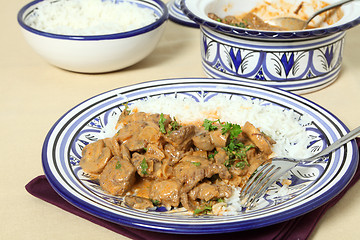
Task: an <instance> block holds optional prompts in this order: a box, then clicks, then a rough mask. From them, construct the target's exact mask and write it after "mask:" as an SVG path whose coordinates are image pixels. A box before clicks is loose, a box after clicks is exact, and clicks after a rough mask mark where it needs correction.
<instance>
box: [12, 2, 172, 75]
mask: <svg viewBox="0 0 360 240" xmlns="http://www.w3.org/2000/svg"><path fill="white" fill-rule="evenodd" d="M42 1H43V0H36V1H33V2H31V3H29V4H27V5H25V6H24V7H23V8H21V10H20V11H19V13H18V22H19V24H20V26H21V30H22V32H23V35H24V37H25V39H26V41H27V42H28V43H29V44H30V46H31V47H32V48H33V49H34V50H35V51H36V52H37V53H38V54H39V55H41V56H42V57H44V58H45V59H46V60H47V61H48V62H49V63H50V64H52V65H55V66H57V67H60V68H63V69H66V70H70V71H74V72H83V73H101V72H110V71H115V70H119V69H122V68H125V67H128V66H131V65H133V64H135V63H137V62H139V61H140V60H142V59H144V58H145V57H146V56H148V55H149V54H150V53H151V52H152V51H153V50H154V49H155V47H156V45H157V43H158V42H159V40H160V38H161V36H162V33H163V31H164V28H165V23H166V21H167V19H168V9H167V7H166V5H165V4H164V3H163V2H162V1H161V0H130V2H132V3H135V4H136V5H138V6H139V7H145V8H149V9H151V10H153V11H154V14H155V15H156V21H155V22H154V23H152V24H150V25H147V26H144V27H142V28H139V29H135V30H132V31H128V32H122V33H116V34H108V35H92V36H74V35H60V34H53V33H47V32H43V31H39V30H36V29H34V28H32V27H29V26H28V25H27V24H26V18H27V17H28V16H29V15H30V14H31V13H32V12H33V11H34V9H36V7H37V5H38V4H39V3H40V2H42ZM127 1H129V0H127Z"/></svg>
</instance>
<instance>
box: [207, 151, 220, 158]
mask: <svg viewBox="0 0 360 240" xmlns="http://www.w3.org/2000/svg"><path fill="white" fill-rule="evenodd" d="M217 153H218V151H216V150H215V151H214V153H212V154H209V155H208V158H214V157H215V155H216V154H217Z"/></svg>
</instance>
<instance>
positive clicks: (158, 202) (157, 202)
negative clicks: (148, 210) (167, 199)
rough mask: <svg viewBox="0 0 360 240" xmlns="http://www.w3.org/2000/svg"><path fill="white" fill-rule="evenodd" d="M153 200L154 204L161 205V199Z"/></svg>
mask: <svg viewBox="0 0 360 240" xmlns="http://www.w3.org/2000/svg"><path fill="white" fill-rule="evenodd" d="M151 202H152V203H153V204H154V206H158V205H160V201H159V200H153V199H152V200H151Z"/></svg>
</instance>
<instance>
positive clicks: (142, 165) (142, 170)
mask: <svg viewBox="0 0 360 240" xmlns="http://www.w3.org/2000/svg"><path fill="white" fill-rule="evenodd" d="M140 167H141V173H142V174H143V175H147V174H148V173H147V171H146V170H147V169H148V168H149V166H148V164H147V162H146V159H145V158H144V159H143V160H142V162H141V163H140Z"/></svg>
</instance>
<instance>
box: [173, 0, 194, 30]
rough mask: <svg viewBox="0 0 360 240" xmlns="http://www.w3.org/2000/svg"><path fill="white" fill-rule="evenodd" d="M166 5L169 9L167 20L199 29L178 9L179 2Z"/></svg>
mask: <svg viewBox="0 0 360 240" xmlns="http://www.w3.org/2000/svg"><path fill="white" fill-rule="evenodd" d="M166 5H167V7H168V9H169V19H170V20H171V21H173V22H175V23H178V24H181V25H184V26H187V27H193V28H199V24H197V23H196V22H194V21H193V20H190V19H189V18H188V17H187V16H185V14H184V13H183V11H182V10H181V9H180V0H171V1H169V2H168V3H167V4H166Z"/></svg>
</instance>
